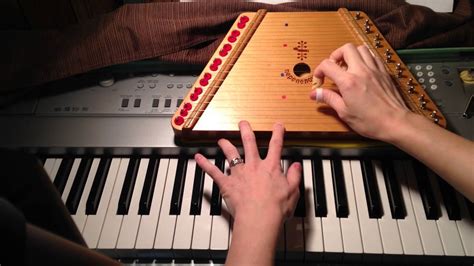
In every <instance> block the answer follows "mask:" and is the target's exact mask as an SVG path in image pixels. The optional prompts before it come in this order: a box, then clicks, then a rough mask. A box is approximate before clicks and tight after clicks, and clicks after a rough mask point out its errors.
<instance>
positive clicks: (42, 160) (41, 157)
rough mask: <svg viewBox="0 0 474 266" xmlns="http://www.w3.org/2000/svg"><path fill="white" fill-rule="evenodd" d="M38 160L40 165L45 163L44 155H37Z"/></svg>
mask: <svg viewBox="0 0 474 266" xmlns="http://www.w3.org/2000/svg"><path fill="white" fill-rule="evenodd" d="M37 158H38V160H39V161H40V163H41V165H44V164H45V163H46V157H44V156H38V157H37Z"/></svg>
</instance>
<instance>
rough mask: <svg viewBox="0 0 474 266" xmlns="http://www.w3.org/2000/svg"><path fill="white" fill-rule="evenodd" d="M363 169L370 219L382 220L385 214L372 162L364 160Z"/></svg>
mask: <svg viewBox="0 0 474 266" xmlns="http://www.w3.org/2000/svg"><path fill="white" fill-rule="evenodd" d="M361 168H362V177H363V181H364V190H365V199H366V201H367V208H368V211H369V217H370V218H381V217H382V214H383V213H382V212H383V210H382V201H381V200H380V193H379V190H378V188H377V180H376V177H375V169H374V166H373V165H372V162H371V161H370V160H362V161H361Z"/></svg>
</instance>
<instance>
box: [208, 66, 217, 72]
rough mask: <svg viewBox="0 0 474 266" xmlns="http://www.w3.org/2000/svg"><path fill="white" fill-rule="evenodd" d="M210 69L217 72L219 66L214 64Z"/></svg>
mask: <svg viewBox="0 0 474 266" xmlns="http://www.w3.org/2000/svg"><path fill="white" fill-rule="evenodd" d="M209 69H211V70H212V71H217V69H218V67H217V65H215V64H212V65H211V66H210V67H209Z"/></svg>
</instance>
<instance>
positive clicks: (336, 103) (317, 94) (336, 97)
mask: <svg viewBox="0 0 474 266" xmlns="http://www.w3.org/2000/svg"><path fill="white" fill-rule="evenodd" d="M310 98H311V99H312V100H316V101H317V102H322V103H325V104H327V105H329V106H331V107H332V108H333V109H334V110H336V112H337V113H340V111H342V110H343V109H345V108H346V104H345V103H344V100H343V99H342V97H341V95H340V94H339V93H337V92H335V91H333V90H329V89H323V88H317V89H316V90H314V91H312V92H311V93H310Z"/></svg>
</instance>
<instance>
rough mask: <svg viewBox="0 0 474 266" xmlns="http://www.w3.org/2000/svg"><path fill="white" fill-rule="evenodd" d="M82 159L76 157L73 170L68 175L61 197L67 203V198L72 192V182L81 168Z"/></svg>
mask: <svg viewBox="0 0 474 266" xmlns="http://www.w3.org/2000/svg"><path fill="white" fill-rule="evenodd" d="M81 161H82V160H81V159H74V163H73V164H72V167H71V171H70V172H69V174H68V175H67V178H66V180H67V181H66V185H65V186H64V190H63V193H62V195H61V199H62V200H63V203H64V204H66V200H67V198H68V196H69V193H70V192H71V188H72V184H73V183H74V177H75V176H76V174H77V170H78V169H79V165H80V164H81Z"/></svg>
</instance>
